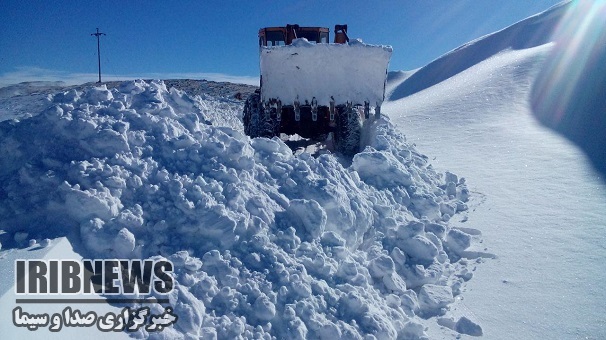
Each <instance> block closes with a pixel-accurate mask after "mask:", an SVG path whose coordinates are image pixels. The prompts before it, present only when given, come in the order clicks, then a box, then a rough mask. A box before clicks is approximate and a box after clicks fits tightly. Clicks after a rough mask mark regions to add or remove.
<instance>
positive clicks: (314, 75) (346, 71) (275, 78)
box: [261, 39, 392, 106]
mask: <svg viewBox="0 0 606 340" xmlns="http://www.w3.org/2000/svg"><path fill="white" fill-rule="evenodd" d="M391 52H392V49H391V47H389V46H378V45H367V44H364V43H362V42H360V41H352V42H351V43H349V44H313V43H309V42H307V41H306V40H304V39H298V40H296V41H294V42H293V44H292V45H288V46H264V47H262V48H261V81H262V86H261V87H262V91H261V99H262V101H263V102H269V101H272V100H280V101H281V102H282V105H294V102H295V101H299V102H300V103H306V102H308V103H311V102H312V100H313V99H314V98H315V99H316V100H317V103H318V105H320V106H329V105H330V102H331V100H333V101H334V103H335V105H339V104H347V103H353V104H364V102H368V103H370V105H373V106H375V105H381V103H382V102H383V95H384V92H385V79H386V76H387V66H388V64H389V59H390V57H391Z"/></svg>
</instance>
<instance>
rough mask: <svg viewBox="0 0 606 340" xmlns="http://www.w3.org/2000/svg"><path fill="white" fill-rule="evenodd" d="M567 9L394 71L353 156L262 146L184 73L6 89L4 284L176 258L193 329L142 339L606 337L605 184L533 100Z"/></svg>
mask: <svg viewBox="0 0 606 340" xmlns="http://www.w3.org/2000/svg"><path fill="white" fill-rule="evenodd" d="M566 8H567V7H566V6H556V7H554V8H553V9H551V10H550V11H547V12H545V13H542V14H539V15H537V16H534V17H531V18H529V19H527V20H525V21H522V22H520V23H517V24H515V25H513V26H511V27H509V28H506V29H504V30H502V31H499V32H497V33H495V34H493V35H489V36H487V37H484V38H482V39H479V40H477V41H474V42H471V43H469V44H467V45H465V46H462V47H461V48H459V49H456V50H454V51H452V52H451V53H449V54H447V55H445V56H444V57H443V58H440V59H437V60H435V61H433V62H432V63H430V64H429V65H427V66H426V67H424V68H421V69H419V70H415V71H410V72H395V73H390V74H389V76H388V81H389V82H388V83H387V84H386V89H387V96H386V98H388V99H389V100H388V101H387V102H386V103H384V104H385V105H384V110H383V113H385V114H387V116H386V117H382V118H381V119H379V120H375V121H367V122H365V126H364V132H363V135H364V145H365V148H364V149H363V150H361V152H359V153H358V154H356V155H354V156H353V157H352V158H351V159H345V158H339V156H338V155H334V154H332V153H330V150H329V148H327V149H325V150H324V152H323V153H322V154H320V155H311V154H310V153H309V152H305V151H303V152H299V151H297V150H291V148H289V146H288V145H287V143H285V142H284V141H282V140H280V139H279V138H273V139H266V138H255V139H250V138H249V137H247V136H245V135H244V134H243V133H242V124H241V122H240V114H241V110H242V105H243V102H242V101H240V100H236V99H234V98H232V97H225V96H213V95H211V94H209V93H206V94H205V93H203V94H197V95H193V94H188V93H186V92H183V91H180V90H178V89H176V88H173V87H171V86H167V83H169V82H162V81H142V80H137V81H127V82H123V83H120V84H116V85H115V86H107V85H99V86H85V87H79V88H69V89H64V90H57V91H58V92H56V91H55V90H51V89H47V90H48V91H51V92H49V93H46V92H45V93H38V92H36V90H31V89H27V87H26V88H23V87H21V88H20V90H19V92H18V93H12V94H11V93H8V92H7V93H8V94H7V96H6V97H3V98H2V100H0V149H1V151H0V152H1V153H2V155H3V157H2V161H1V162H2V163H1V166H0V242H1V243H2V248H1V249H0V267H1V268H2V269H3V273H8V275H1V276H0V279H1V281H2V285H1V287H2V288H3V292H4V291H6V290H10V286H11V285H12V284H14V283H13V282H12V280H13V274H12V272H13V270H14V259H15V258H30V257H33V258H37V257H39V258H71V257H68V256H67V255H66V254H64V253H63V252H62V251H63V250H65V249H66V248H70V247H73V249H74V250H77V252H78V254H77V256H76V257H85V258H115V257H118V258H137V259H138V258H141V259H147V258H153V259H160V258H161V259H168V260H170V261H171V262H172V263H173V264H174V266H175V270H174V273H173V276H174V278H175V280H176V285H175V289H174V290H173V291H172V292H171V293H169V295H168V298H169V301H170V305H171V307H173V309H174V312H175V314H176V315H178V317H179V319H178V321H177V322H176V323H175V325H173V326H171V327H169V328H167V329H165V330H164V331H163V332H161V333H158V334H155V335H154V334H149V333H146V331H144V330H140V331H139V332H137V333H136V334H134V336H136V337H144V336H149V337H155V338H164V339H181V338H219V339H223V338H238V337H241V338H271V337H276V338H289V339H290V338H346V339H362V338H365V339H370V338H377V339H394V338H403V339H427V338H431V339H441V338H445V339H455V338H463V339H465V338H468V337H477V336H484V337H486V338H488V339H510V338H516V339H537V338H552V339H556V338H603V337H606V333H605V331H604V330H605V329H606V327H605V326H606V324H605V322H606V321H605V320H604V315H606V307H605V305H604V303H603V301H604V300H605V298H606V295H605V291H604V289H602V287H601V286H600V285H599V283H600V282H603V281H604V280H606V271H605V270H604V269H605V268H604V264H603V259H604V257H605V256H606V249H605V248H604V246H603V244H604V241H605V237H606V235H605V233H604V230H603V228H600V226H604V225H606V215H605V214H604V211H606V203H605V202H606V200H605V198H606V188H605V187H604V183H603V182H602V180H601V179H600V175H599V174H597V173H596V172H594V170H593V169H592V168H591V167H590V165H589V164H590V163H588V162H587V159H586V158H585V156H584V154H583V153H582V152H581V151H580V150H579V149H578V148H577V147H576V146H574V145H572V144H570V142H568V141H567V140H565V139H564V138H562V137H560V136H559V135H555V134H553V133H552V132H551V131H550V130H547V129H546V128H544V127H543V126H541V125H540V124H539V123H538V122H537V121H536V120H535V119H534V118H533V115H532V114H533V112H532V109H531V105H530V103H529V97H530V94H531V91H532V86H533V83H534V80H535V79H536V76H537V74H538V73H539V72H540V71H541V68H542V66H543V65H544V64H545V60H548V58H549V55H550V53H551V52H552V51H553V50H554V45H553V43H551V42H550V39H549V38H546V37H547V36H548V33H549V32H551V31H552V30H553V29H554V28H555V26H556V24H555V23H556V22H557V21H558V19H559V18H561V17H562V16H563V15H564V14H563V13H564V12H565V10H566ZM297 45H298V46H295V47H296V49H297V50H298V51H301V52H302V53H305V52H304V51H307V50H311V49H312V48H313V47H311V46H308V45H307V44H306V43H305V42H304V41H299V42H297ZM330 46H332V45H330ZM328 48H329V49H332V48H333V47H328ZM335 48H336V47H335ZM340 48H359V49H360V50H361V51H366V50H368V51H371V50H372V51H375V50H374V47H373V48H369V47H368V45H360V43H354V44H352V45H349V46H347V47H340ZM377 48H378V49H379V50H381V51H383V52H385V53H387V52H388V51H387V50H386V49H385V48H384V47H377ZM269 50H271V49H268V50H267V51H269ZM262 51H266V50H262ZM271 51H273V50H271ZM332 52H334V51H331V53H332ZM383 52H381V53H383ZM389 52H390V51H389ZM480 52H481V53H480ZM335 53H336V52H335ZM360 53H362V52H360ZM373 53H374V52H373ZM470 56H474V57H473V58H470ZM384 69H385V68H383V69H382V71H381V72H383V71H384ZM367 71H370V68H369V69H367ZM361 73H364V72H361ZM352 76H353V75H352ZM337 78H339V79H341V78H340V77H337ZM316 80H317V79H316ZM383 80H384V78H383ZM383 80H382V81H383ZM264 82H265V77H264ZM322 84H323V83H322ZM265 85H266V84H265V83H264V86H265ZM53 86H54V85H53ZM381 86H383V85H381ZM47 90H45V91H47ZM28 91H29V92H28ZM371 92H372V91H371ZM288 99H289V100H288V101H292V100H294V98H288ZM381 100H382V96H381ZM285 101H286V100H285ZM371 103H372V102H371ZM404 134H405V135H406V137H405V136H404ZM425 154H427V155H429V156H426V155H425ZM461 175H464V176H465V177H461ZM68 241H69V242H68ZM31 246H33V247H35V248H36V249H37V251H30V250H28V249H31ZM41 246H42V247H41ZM44 247H46V248H44ZM52 251H55V252H52ZM48 254H51V255H48ZM49 256H50V257H49ZM70 256H72V255H70ZM14 302H15V299H14V296H13V295H11V294H4V295H3V296H2V303H0V306H1V307H2V308H0V312H2V314H3V316H2V317H0V320H3V321H2V330H3V332H4V333H5V334H8V336H10V337H18V336H20V335H21V333H19V331H18V330H17V329H16V328H15V327H13V326H12V325H11V324H10V318H9V317H7V315H8V314H10V310H12V309H13V308H14V307H15V306H16V304H15V303H14ZM46 307H48V308H46V309H44V311H48V312H54V311H53V310H52V309H53V308H54V307H53V306H46ZM63 307H64V306H60V307H59V306H57V308H60V309H62V308H63ZM151 307H152V312H154V313H156V312H158V311H159V310H160V307H159V305H151ZM99 308H101V307H99ZM103 308H113V307H111V306H109V305H103ZM84 309H89V310H90V309H91V306H87V307H85V308H84ZM40 311H43V310H42V309H40ZM7 321H8V322H7ZM21 330H23V329H21ZM27 332H28V336H30V337H48V334H50V333H49V332H45V331H44V332H43V331H40V330H39V331H37V332H30V331H27ZM55 335H57V334H55ZM60 335H61V334H59V336H60ZM66 335H68V334H67V333H66ZM101 335H102V334H101V333H94V332H88V333H87V335H86V336H92V337H94V338H96V337H101ZM113 335H115V336H123V335H124V334H113ZM77 336H80V337H82V335H81V334H80V333H77V334H76V337H77Z"/></svg>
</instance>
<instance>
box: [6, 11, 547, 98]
mask: <svg viewBox="0 0 606 340" xmlns="http://www.w3.org/2000/svg"><path fill="white" fill-rule="evenodd" d="M558 2H559V1H558V0H422V1H412V0H410V1H402V0H401V1H362V0H352V1H327V0H324V1H316V0H308V1H229V0H221V1H214V0H208V1H185V0H184V1H149V0H148V1H135V0H133V1H125V0H122V1H114V0H103V1H101V0H97V1H90V0H80V1H36V0H32V1H23V0H2V1H0V86H2V85H6V84H7V83H14V82H18V81H26V80H27V81H29V80H34V79H40V80H53V79H56V80H67V81H70V82H83V81H95V80H96V72H97V48H96V39H95V37H93V36H91V35H90V34H91V33H93V32H95V28H96V27H99V29H100V30H101V32H104V33H106V34H107V35H106V36H103V37H101V63H102V71H103V75H104V79H111V78H112V77H117V78H121V77H145V78H149V77H153V78H182V77H192V78H203V77H204V78H207V79H212V78H213V77H215V78H217V79H225V80H233V81H238V80H239V79H240V80H244V81H246V80H248V81H251V80H253V81H254V79H256V78H257V77H258V72H259V71H258V48H257V31H258V29H259V28H261V27H264V26H283V25H285V24H287V23H298V24H300V25H308V26H325V27H333V26H334V24H337V23H339V24H340V23H347V24H348V25H349V34H350V36H351V37H354V38H357V37H359V38H362V40H363V41H364V42H367V43H371V44H385V45H392V46H393V48H394V53H393V57H392V60H391V63H390V67H389V69H390V70H411V69H415V68H418V67H421V66H423V65H425V64H427V63H429V62H430V61H432V60H433V59H435V58H437V57H439V56H440V55H442V54H444V53H446V52H448V51H449V50H452V49H453V48H456V47H458V46H460V45H462V44H464V43H466V42H469V41H471V40H473V39H476V38H478V37H481V36H483V35H485V34H488V33H492V32H494V31H497V30H499V29H502V28H505V27H506V26H509V25H511V24H513V23H515V22H517V21H519V20H522V19H524V18H526V17H528V16H530V15H533V14H536V13H538V12H541V11H543V10H545V9H547V8H549V7H551V6H552V5H554V4H556V3H558ZM239 77H245V78H239ZM246 77H248V78H246ZM89 78H90V79H89Z"/></svg>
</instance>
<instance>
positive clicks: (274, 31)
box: [259, 25, 349, 46]
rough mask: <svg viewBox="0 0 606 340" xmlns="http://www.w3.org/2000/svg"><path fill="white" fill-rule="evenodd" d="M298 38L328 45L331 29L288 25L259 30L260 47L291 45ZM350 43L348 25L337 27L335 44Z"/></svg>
mask: <svg viewBox="0 0 606 340" xmlns="http://www.w3.org/2000/svg"><path fill="white" fill-rule="evenodd" d="M297 38H305V39H307V41H309V42H311V43H316V44H328V42H329V41H330V39H329V29H328V28H326V27H302V26H299V25H286V26H284V27H265V28H261V29H260V30H259V46H284V45H290V44H291V43H292V41H293V40H295V39H297ZM347 41H349V38H348V37H347V25H335V41H334V42H335V43H339V44H343V43H345V42H347Z"/></svg>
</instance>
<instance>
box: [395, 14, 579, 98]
mask: <svg viewBox="0 0 606 340" xmlns="http://www.w3.org/2000/svg"><path fill="white" fill-rule="evenodd" d="M568 7H569V6H567V4H566V3H562V4H560V5H557V6H554V7H553V8H551V9H550V10H548V11H545V12H543V13H539V14H537V15H535V16H532V17H530V18H527V19H525V20H522V21H520V22H518V23H516V24H514V25H512V26H509V27H507V28H505V29H503V30H501V31H498V32H495V33H492V34H489V35H486V36H484V37H481V38H479V39H477V40H474V41H471V42H469V43H467V44H465V45H463V46H460V47H458V48H456V49H454V50H453V51H451V52H449V53H447V54H445V55H443V56H441V57H440V58H438V59H436V60H434V61H432V62H431V63H429V64H427V65H426V66H424V67H422V68H420V69H418V70H416V72H415V73H414V74H413V75H411V76H410V77H409V78H408V79H406V80H405V81H404V82H401V83H399V84H398V85H397V86H396V87H395V89H394V90H393V91H392V92H391V93H390V94H389V95H388V96H387V98H388V99H389V100H392V101H393V100H398V99H401V98H404V97H406V96H409V95H411V94H414V93H417V92H419V91H422V90H424V89H427V88H429V87H431V86H433V85H436V84H438V83H440V82H442V81H444V80H446V79H448V78H450V77H452V76H455V75H457V74H459V73H461V72H463V71H465V70H467V69H468V68H470V67H472V66H474V65H477V64H478V63H480V62H482V61H484V60H486V59H488V58H490V57H491V56H494V55H495V54H497V53H499V52H501V51H503V50H507V49H513V50H523V49H528V48H532V47H537V46H540V45H543V44H546V43H548V42H551V39H552V33H553V32H554V30H555V29H556V27H557V24H558V22H559V21H560V19H561V18H562V17H563V15H564V13H565V12H566V9H567V8H568Z"/></svg>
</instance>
